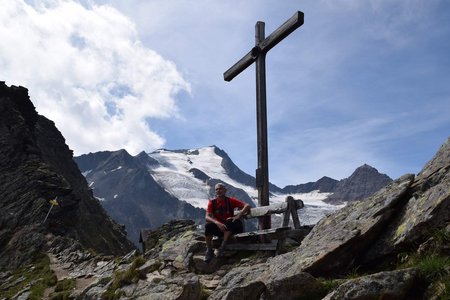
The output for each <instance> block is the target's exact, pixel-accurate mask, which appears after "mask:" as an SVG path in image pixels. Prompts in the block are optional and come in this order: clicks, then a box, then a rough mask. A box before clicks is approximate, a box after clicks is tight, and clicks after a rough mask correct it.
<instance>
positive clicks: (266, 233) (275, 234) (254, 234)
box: [233, 227, 291, 241]
mask: <svg viewBox="0 0 450 300" xmlns="http://www.w3.org/2000/svg"><path fill="white" fill-rule="evenodd" d="M290 230H291V227H279V228H272V229H263V230H257V231H250V232H243V233H239V234H235V235H234V236H233V237H234V238H235V239H236V240H238V241H239V240H240V241H243V240H252V239H253V240H254V239H258V238H259V237H264V238H266V239H267V240H275V239H281V238H286V237H287V236H288V232H289V231H290Z"/></svg>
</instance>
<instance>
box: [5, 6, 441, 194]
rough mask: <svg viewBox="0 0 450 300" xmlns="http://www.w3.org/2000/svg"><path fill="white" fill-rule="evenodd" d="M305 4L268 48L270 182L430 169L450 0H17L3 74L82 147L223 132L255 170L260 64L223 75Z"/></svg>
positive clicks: (206, 140) (10, 11) (183, 141)
mask: <svg viewBox="0 0 450 300" xmlns="http://www.w3.org/2000/svg"><path fill="white" fill-rule="evenodd" d="M297 10H299V11H302V12H304V14H305V23H304V25H303V26H302V27H300V28H298V29H297V30H296V31H295V32H293V33H292V34H291V35H290V36H288V37H287V38H286V39H285V40H283V41H282V42H281V43H280V44H278V45H277V46H276V47H275V48H273V49H272V50H270V52H269V53H268V55H267V61H266V62H267V66H266V69H267V105H268V133H269V136H268V140H269V173H270V175H269V177H270V181H271V182H273V183H275V184H277V185H278V186H280V187H284V186H285V185H288V184H299V183H305V182H308V181H315V180H317V179H319V178H320V177H322V176H330V177H332V178H335V179H342V178H345V177H348V176H349V175H350V174H351V173H352V172H353V171H354V170H355V169H356V168H357V167H359V166H360V165H362V164H364V163H367V164H369V165H372V166H373V167H375V168H377V169H378V171H379V172H381V173H386V174H387V175H389V176H390V177H392V178H396V177H399V176H401V175H402V174H404V173H417V172H419V171H420V170H421V168H422V167H423V165H424V164H425V163H426V162H427V161H429V160H430V159H431V158H432V156H433V155H434V154H435V152H436V151H437V150H438V148H439V146H440V145H441V144H442V143H444V142H445V140H446V139H447V137H449V136H450V134H449V133H450V117H449V116H450V55H449V53H450V21H449V20H450V3H448V1H438V0H431V1H419V0H411V1H388V0H371V1H361V0H334V1H322V0H305V1H289V0H288V1H276V0H266V1H256V0H249V1H211V0H198V1H182V0H171V1H167V0H156V1H151V0H147V1H138V0H127V1H121V0H120V1H119V0H98V1H95V0H91V1H72V0H70V1H62V0H52V1H49V0H46V1H40V0H34V1H20V0H2V10H1V11H0V39H1V40H2V43H1V44H0V80H3V81H6V83H7V84H8V85H23V86H26V87H27V88H29V90H30V96H31V99H32V101H33V103H34V104H35V106H36V108H37V110H38V112H39V113H41V114H43V115H45V116H47V117H48V118H49V119H52V120H53V121H55V123H56V126H57V127H58V128H59V129H60V130H61V132H62V133H63V135H64V136H65V138H66V142H67V144H68V145H69V147H70V148H71V149H73V150H74V152H75V154H76V155H81V154H83V153H88V152H95V151H101V150H117V149H121V148H125V149H127V150H128V151H129V152H130V153H132V154H137V153H138V152H140V151H142V150H145V151H147V152H149V151H153V150H155V149H157V148H161V147H164V148H168V149H190V148H198V147H203V146H209V145H217V146H218V147H220V148H221V149H223V150H225V151H226V152H227V153H228V154H229V155H230V157H231V158H232V159H233V161H234V162H235V163H236V164H237V165H238V166H239V167H240V168H241V169H243V170H244V171H245V172H247V173H249V174H251V175H254V170H255V168H256V161H257V157H256V156H257V151H256V104H255V97H256V96H255V70H254V66H251V67H249V68H248V69H247V70H245V71H244V72H243V73H241V74H240V75H239V76H237V77H236V78H234V79H233V80H232V81H231V82H225V81H224V80H223V72H225V71H226V70H227V69H228V68H229V67H231V65H233V64H234V63H235V62H236V61H237V60H238V59H240V58H241V57H242V56H243V55H244V54H246V53H247V52H248V51H249V50H250V49H251V48H252V47H253V46H254V27H255V23H256V21H258V20H260V21H264V22H265V24H266V35H269V34H270V33H271V32H272V31H273V30H275V29H276V28H277V27H279V26H280V25H281V24H282V23H283V22H284V21H285V20H287V19H288V18H289V17H291V16H292V15H293V14H294V12H295V11H297Z"/></svg>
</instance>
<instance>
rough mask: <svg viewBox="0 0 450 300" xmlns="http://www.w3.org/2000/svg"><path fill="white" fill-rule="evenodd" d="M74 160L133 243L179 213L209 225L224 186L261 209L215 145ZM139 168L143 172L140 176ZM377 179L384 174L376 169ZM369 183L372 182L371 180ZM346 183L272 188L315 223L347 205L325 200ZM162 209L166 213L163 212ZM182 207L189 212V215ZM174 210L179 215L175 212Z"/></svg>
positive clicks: (250, 185)
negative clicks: (210, 205)
mask: <svg viewBox="0 0 450 300" xmlns="http://www.w3.org/2000/svg"><path fill="white" fill-rule="evenodd" d="M74 160H75V161H76V162H77V163H79V168H80V170H81V172H82V173H83V174H84V175H85V176H86V179H87V181H88V182H89V186H90V187H91V188H92V189H93V191H94V195H95V196H96V197H97V198H98V199H100V200H101V203H102V205H103V206H104V207H105V209H106V210H107V211H108V213H109V214H110V215H111V216H112V217H113V218H114V219H115V220H116V221H117V222H119V223H121V224H124V225H125V227H126V228H127V232H128V235H129V237H130V239H131V240H132V241H134V242H135V243H136V244H137V241H138V239H139V231H140V230H141V229H142V228H155V227H157V226H160V225H162V224H163V223H165V222H168V221H170V220H171V219H173V218H174V215H176V216H177V218H180V217H182V218H188V219H192V220H195V221H196V222H197V223H199V224H201V223H203V222H204V209H205V208H206V204H207V201H208V199H211V198H214V196H215V192H214V185H215V184H216V183H218V182H223V183H225V184H226V185H227V189H228V195H229V196H234V197H236V198H238V199H241V200H243V201H244V202H246V203H248V204H250V205H251V206H252V207H255V206H256V205H258V202H257V201H258V191H257V189H256V188H255V186H254V185H255V178H254V177H252V176H251V175H248V174H246V173H245V172H243V171H242V170H240V169H239V167H238V166H237V165H235V164H234V162H233V161H232V160H231V158H230V157H229V156H228V154H227V153H226V152H225V151H224V150H222V149H220V148H218V147H217V146H215V145H212V146H207V147H200V148H197V149H178V150H168V149H164V148H162V149H157V150H155V151H153V152H151V153H145V152H141V153H139V154H138V155H136V156H131V155H130V154H129V153H128V152H127V151H126V150H124V149H120V150H116V151H100V152H96V153H89V154H84V155H81V156H79V157H75V158H74ZM370 168H372V167H370ZM136 169H139V170H140V171H139V172H136ZM357 170H358V169H357ZM373 170H376V169H374V168H373ZM355 171H356V170H355ZM371 176H375V177H377V176H382V175H381V174H379V173H378V172H377V171H375V172H372V173H371ZM127 177H128V178H127ZM349 178H352V180H350V181H348V180H347V181H345V183H346V187H349V186H352V185H358V184H359V181H358V178H359V176H355V175H354V174H352V176H350V177H349ZM366 180H368V181H371V179H370V178H366ZM374 181H375V180H374ZM342 182H343V180H341V181H337V180H335V179H332V178H329V177H326V176H325V177H323V178H321V179H319V180H318V181H317V182H315V183H307V184H303V185H298V186H288V187H285V188H283V189H281V188H279V187H277V186H275V185H272V184H271V185H270V188H272V190H270V202H271V203H277V202H282V201H285V197H286V196H287V195H288V194H293V195H295V196H296V197H299V198H300V199H302V200H303V201H304V202H305V204H306V208H305V210H304V211H303V213H304V216H303V217H304V221H305V222H306V223H308V224H314V223H315V222H317V221H318V220H319V219H320V218H321V217H323V216H324V215H326V214H327V213H330V212H331V211H334V210H336V209H338V208H339V207H340V206H336V205H341V204H342V202H341V201H335V202H333V201H331V202H329V203H330V204H331V205H330V204H327V203H325V202H324V200H326V198H327V197H328V196H329V194H330V193H333V192H334V191H335V190H336V188H337V187H339V186H340V184H341V183H342ZM381 187H382V186H380V188H381ZM352 190H358V189H357V188H352ZM358 191H359V192H360V194H363V195H364V193H365V191H364V189H360V190H358ZM371 192H372V193H373V191H371ZM366 195H367V196H369V194H367V193H366ZM161 199H166V200H164V201H162V200H161ZM162 205H163V206H165V209H162V210H161V207H162ZM127 206H135V207H136V206H137V207H140V209H139V210H136V209H132V208H130V207H127ZM181 208H183V209H185V210H187V212H185V213H183V212H182V210H183V209H181ZM130 210H131V211H130ZM125 211H128V212H130V213H132V214H133V216H134V218H133V219H131V218H129V217H127V216H126V215H125V214H124V212H125ZM154 211H158V213H155V212H154ZM174 211H177V213H176V214H174V213H173V212H174Z"/></svg>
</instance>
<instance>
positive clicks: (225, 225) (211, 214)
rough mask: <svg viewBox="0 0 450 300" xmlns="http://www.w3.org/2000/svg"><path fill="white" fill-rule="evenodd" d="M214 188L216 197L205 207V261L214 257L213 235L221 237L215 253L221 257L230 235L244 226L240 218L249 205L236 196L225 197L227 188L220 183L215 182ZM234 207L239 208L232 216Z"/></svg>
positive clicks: (241, 229) (239, 231)
mask: <svg viewBox="0 0 450 300" xmlns="http://www.w3.org/2000/svg"><path fill="white" fill-rule="evenodd" d="M215 190H216V196H217V197H216V199H212V200H209V202H208V207H207V209H206V225H205V240H206V247H207V250H206V255H205V262H209V261H210V260H211V259H212V258H213V257H214V250H213V248H212V239H213V236H219V237H222V238H223V241H222V244H221V245H220V247H219V251H218V253H217V255H218V256H219V257H222V256H223V252H224V250H225V246H226V244H227V242H228V240H229V239H230V237H231V236H232V235H233V234H236V233H241V232H242V231H243V229H244V227H243V224H242V221H241V220H240V219H241V218H242V217H243V216H245V215H246V214H247V213H248V212H249V210H250V205H248V204H246V203H244V202H242V201H240V200H238V199H236V198H233V197H227V196H226V193H227V190H226V189H225V186H224V185H223V184H222V183H218V184H216V186H215ZM235 208H239V209H241V211H240V212H239V214H237V215H236V216H234V209H235Z"/></svg>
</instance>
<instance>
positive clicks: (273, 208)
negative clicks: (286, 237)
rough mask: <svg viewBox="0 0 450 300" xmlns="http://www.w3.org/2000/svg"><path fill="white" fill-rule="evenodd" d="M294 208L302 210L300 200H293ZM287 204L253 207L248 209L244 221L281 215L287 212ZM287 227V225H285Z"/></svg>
mask: <svg viewBox="0 0 450 300" xmlns="http://www.w3.org/2000/svg"><path fill="white" fill-rule="evenodd" d="M294 202H295V206H296V208H297V209H300V208H303V207H304V205H303V201H302V200H294ZM287 209H288V204H287V202H282V203H275V204H271V205H268V206H261V207H254V208H251V209H250V212H249V213H248V214H247V215H246V216H245V218H246V219H252V218H258V217H264V216H269V215H272V214H281V213H284V212H285V211H287ZM239 212H240V211H236V212H235V215H237V214H238V213H239ZM286 226H287V225H286Z"/></svg>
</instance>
